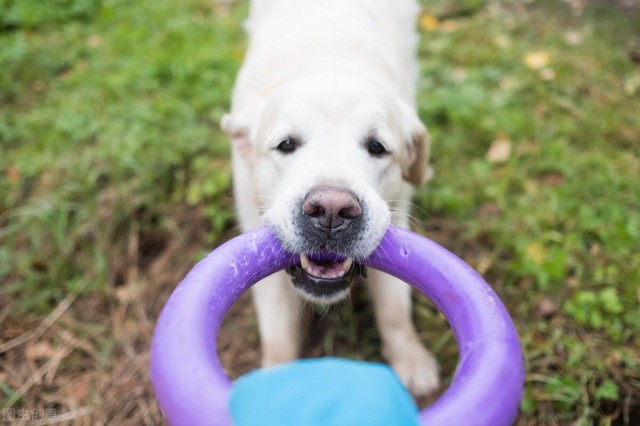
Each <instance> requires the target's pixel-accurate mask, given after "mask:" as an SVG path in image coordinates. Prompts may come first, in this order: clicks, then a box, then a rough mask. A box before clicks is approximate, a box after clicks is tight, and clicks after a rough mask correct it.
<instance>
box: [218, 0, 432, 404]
mask: <svg viewBox="0 0 640 426" xmlns="http://www.w3.org/2000/svg"><path fill="white" fill-rule="evenodd" d="M418 11H419V8H418V6H417V5H416V3H415V2H414V1H413V0H322V1H319V0H253V1H252V2H251V13H250V17H249V20H248V21H247V30H248V32H249V36H250V44H249V48H248V52H247V55H246V58H245V62H244V64H243V66H242V69H241V71H240V73H239V75H238V78H237V81H236V86H235V89H234V93H233V102H232V110H231V112H230V113H229V114H228V115H227V116H225V117H224V118H223V121H222V127H223V129H224V130H225V132H226V133H227V134H228V135H229V136H230V137H231V139H232V143H233V167H234V188H235V197H236V203H237V211H238V215H239V220H240V223H241V226H242V228H243V229H244V230H248V229H251V228H255V227H257V226H259V225H261V224H262V223H266V224H267V225H268V226H269V227H270V228H271V229H272V230H273V232H274V233H275V234H276V235H277V236H278V238H279V239H280V241H281V242H282V244H283V245H284V247H285V248H286V249H287V250H289V251H291V252H293V253H297V254H299V255H300V260H301V267H299V268H294V270H292V271H289V273H290V275H293V280H292V277H291V276H289V275H287V274H286V273H285V272H280V273H278V274H275V275H273V276H271V277H269V278H267V279H265V280H264V281H262V282H260V283H258V284H257V285H256V286H255V287H254V289H253V296H254V301H255V304H256V309H257V314H258V320H259V328H260V336H261V341H262V350H263V353H262V354H263V365H265V366H269V365H273V364H278V363H282V362H286V361H290V360H292V359H295V358H297V357H298V356H299V349H300V341H301V321H300V311H301V306H302V300H301V298H300V295H302V297H304V298H306V299H308V300H312V301H316V302H317V301H320V302H327V303H330V302H333V301H336V300H339V299H341V298H343V297H344V296H345V295H347V294H348V291H349V282H350V278H351V277H352V276H353V275H354V274H356V273H357V272H359V271H362V269H363V268H362V267H360V266H359V264H358V260H361V259H363V258H366V257H367V256H368V255H369V254H370V253H371V252H372V251H373V250H374V249H375V247H376V246H377V244H378V243H379V241H380V240H381V238H382V236H383V234H384V232H385V229H386V228H387V226H388V225H389V224H390V223H391V222H393V223H395V224H396V225H399V226H404V227H407V226H408V210H409V207H408V206H409V200H410V197H411V194H412V185H419V184H421V183H423V182H424V181H426V180H427V179H428V178H429V175H430V168H429V167H428V151H429V141H428V136H427V131H426V129H425V127H424V126H423V124H422V123H421V122H420V120H419V118H418V116H417V114H416V111H415V101H414V96H415V86H416V77H417V65H416V59H415V49H416V43H417V34H416V32H415V20H416V15H417V13H418ZM323 252H324V253H326V252H330V253H333V254H332V255H331V256H329V257H327V255H326V254H325V255H322V254H319V253H323ZM292 281H293V284H292ZM367 284H368V287H369V289H370V291H371V294H372V298H373V301H374V307H375V313H376V319H377V323H378V327H379V329H380V334H381V337H382V341H383V354H384V355H385V357H386V358H387V359H388V361H389V363H390V364H391V366H392V367H393V368H394V370H395V371H396V373H397V374H398V376H399V377H400V379H401V380H402V381H403V382H404V383H405V385H406V386H407V387H408V388H409V389H410V390H411V392H412V393H413V394H415V395H424V394H427V393H429V392H430V391H432V390H434V389H435V388H436V387H437V386H438V365H437V363H436V361H435V360H434V358H433V357H432V356H431V354H430V353H429V352H428V351H427V350H426V349H425V348H424V347H423V346H422V344H421V343H420V341H419V338H418V336H417V334H416V331H415V328H414V326H413V324H412V322H411V300H410V287H409V286H408V285H407V284H405V283H403V282H401V281H399V280H397V279H395V278H393V277H391V276H389V275H386V274H384V273H381V272H378V271H373V270H370V271H369V274H368V280H367Z"/></svg>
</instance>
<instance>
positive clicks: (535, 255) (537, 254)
mask: <svg viewBox="0 0 640 426" xmlns="http://www.w3.org/2000/svg"><path fill="white" fill-rule="evenodd" d="M525 251H526V254H527V258H528V259H529V260H531V261H532V262H533V263H535V264H536V265H538V266H540V265H542V262H544V257H545V255H546V251H545V249H544V247H542V244H540V243H536V242H532V243H529V244H527V248H526V249H525Z"/></svg>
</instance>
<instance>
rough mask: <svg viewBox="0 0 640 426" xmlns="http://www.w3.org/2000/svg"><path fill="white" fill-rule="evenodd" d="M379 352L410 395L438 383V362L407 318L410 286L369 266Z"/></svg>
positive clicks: (422, 393) (409, 312) (419, 392)
mask: <svg viewBox="0 0 640 426" xmlns="http://www.w3.org/2000/svg"><path fill="white" fill-rule="evenodd" d="M368 276H369V278H368V286H369V290H370V292H371V296H372V298H373V303H374V309H375V314H376V321H377V323H378V329H379V330H380V337H381V338H382V353H383V355H384V357H385V358H386V359H387V361H388V362H389V364H391V367H393V369H394V370H395V372H396V374H397V375H398V377H399V378H400V380H401V381H402V382H403V383H404V385H405V386H406V387H407V388H408V389H409V390H410V391H411V393H412V394H413V395H414V396H424V395H427V394H429V393H431V392H433V391H434V390H436V389H437V387H438V385H439V378H438V370H439V367H438V362H437V361H436V360H435V358H434V357H433V355H431V353H430V352H429V351H428V350H427V349H425V347H424V346H423V345H422V343H421V342H420V339H419V337H418V334H417V332H416V330H415V327H414V325H413V322H412V320H411V287H409V286H408V285H407V284H405V283H404V282H402V281H400V280H399V279H397V278H395V277H393V276H391V275H388V274H385V273H383V272H380V271H376V270H372V269H370V270H369V274H368Z"/></svg>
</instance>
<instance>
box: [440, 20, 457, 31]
mask: <svg viewBox="0 0 640 426" xmlns="http://www.w3.org/2000/svg"><path fill="white" fill-rule="evenodd" d="M458 26H459V25H458V23H457V22H456V21H453V20H450V19H449V20H446V21H442V24H441V28H442V31H444V32H445V33H452V32H454V31H455V30H457V29H458Z"/></svg>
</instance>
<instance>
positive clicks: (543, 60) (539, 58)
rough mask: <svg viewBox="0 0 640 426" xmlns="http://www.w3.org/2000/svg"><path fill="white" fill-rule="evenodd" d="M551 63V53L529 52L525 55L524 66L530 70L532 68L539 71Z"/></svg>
mask: <svg viewBox="0 0 640 426" xmlns="http://www.w3.org/2000/svg"><path fill="white" fill-rule="evenodd" d="M550 61H551V56H550V55H549V53H547V52H544V51H537V52H529V53H527V54H526V55H524V58H523V62H524V64H525V65H526V66H527V67H528V68H531V69H534V70H539V69H542V68H544V67H546V66H547V65H549V62H550Z"/></svg>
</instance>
